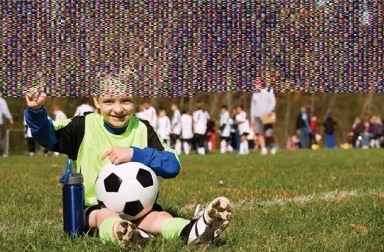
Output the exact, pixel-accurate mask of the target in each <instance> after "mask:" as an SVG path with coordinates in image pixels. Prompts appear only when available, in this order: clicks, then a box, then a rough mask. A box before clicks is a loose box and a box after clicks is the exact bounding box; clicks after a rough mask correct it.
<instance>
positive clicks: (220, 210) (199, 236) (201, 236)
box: [188, 197, 231, 248]
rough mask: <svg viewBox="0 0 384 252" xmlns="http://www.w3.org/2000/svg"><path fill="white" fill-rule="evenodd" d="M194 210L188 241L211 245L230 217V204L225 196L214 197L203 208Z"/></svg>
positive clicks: (204, 246) (198, 207)
mask: <svg viewBox="0 0 384 252" xmlns="http://www.w3.org/2000/svg"><path fill="white" fill-rule="evenodd" d="M200 207H201V206H200V205H198V206H197V208H196V211H195V216H194V218H193V219H194V220H195V223H194V224H193V226H192V227H191V231H190V233H189V237H188V243H195V244H198V245H201V246H202V247H203V248H206V247H209V246H210V245H212V244H213V243H214V242H215V241H216V239H217V238H218V237H219V235H220V234H221V232H223V231H224V230H225V228H226V227H227V226H228V224H229V221H230V219H231V205H230V202H229V200H228V199H227V198H225V197H218V198H216V199H214V200H213V201H212V202H211V203H210V204H209V205H208V206H207V207H206V208H205V209H203V210H201V211H199V209H200Z"/></svg>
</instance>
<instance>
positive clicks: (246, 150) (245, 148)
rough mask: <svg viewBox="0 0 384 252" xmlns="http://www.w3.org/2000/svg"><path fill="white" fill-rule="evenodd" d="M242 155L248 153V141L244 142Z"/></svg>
mask: <svg viewBox="0 0 384 252" xmlns="http://www.w3.org/2000/svg"><path fill="white" fill-rule="evenodd" d="M244 153H245V154H248V153H249V146H248V141H244Z"/></svg>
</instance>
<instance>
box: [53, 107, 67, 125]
mask: <svg viewBox="0 0 384 252" xmlns="http://www.w3.org/2000/svg"><path fill="white" fill-rule="evenodd" d="M53 114H54V115H55V120H54V121H55V122H60V121H64V120H67V115H66V114H65V113H64V112H63V110H62V109H61V106H60V104H55V105H53Z"/></svg>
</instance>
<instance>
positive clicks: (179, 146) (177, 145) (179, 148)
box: [175, 142, 181, 155]
mask: <svg viewBox="0 0 384 252" xmlns="http://www.w3.org/2000/svg"><path fill="white" fill-rule="evenodd" d="M175 150H176V153H177V155H180V154H181V143H180V142H176V144H175Z"/></svg>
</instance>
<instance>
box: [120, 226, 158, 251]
mask: <svg viewBox="0 0 384 252" xmlns="http://www.w3.org/2000/svg"><path fill="white" fill-rule="evenodd" d="M113 236H114V238H115V239H116V241H117V242H118V244H119V245H120V246H121V247H128V248H133V247H138V246H144V245H145V244H146V243H147V242H148V240H149V238H150V237H151V235H150V234H147V233H146V232H144V231H143V230H141V229H139V228H138V227H137V226H136V225H135V224H133V223H132V222H130V221H127V220H121V221H118V222H116V223H115V225H114V226H113Z"/></svg>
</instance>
